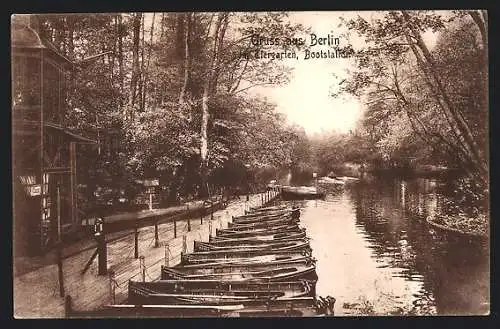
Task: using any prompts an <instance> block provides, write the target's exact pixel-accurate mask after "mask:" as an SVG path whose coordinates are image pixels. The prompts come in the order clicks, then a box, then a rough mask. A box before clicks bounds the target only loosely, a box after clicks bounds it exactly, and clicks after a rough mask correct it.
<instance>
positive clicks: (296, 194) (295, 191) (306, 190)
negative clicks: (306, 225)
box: [281, 186, 325, 200]
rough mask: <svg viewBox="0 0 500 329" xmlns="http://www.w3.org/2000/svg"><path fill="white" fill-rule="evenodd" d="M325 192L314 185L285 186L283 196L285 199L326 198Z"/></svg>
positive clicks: (282, 190) (282, 189)
mask: <svg viewBox="0 0 500 329" xmlns="http://www.w3.org/2000/svg"><path fill="white" fill-rule="evenodd" d="M324 197H325V193H323V192H320V191H318V189H317V188H316V187H313V186H283V187H282V188H281V198H282V199H283V200H304V199H320V198H324Z"/></svg>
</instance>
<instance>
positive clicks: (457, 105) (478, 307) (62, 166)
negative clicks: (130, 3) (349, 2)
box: [10, 9, 490, 319]
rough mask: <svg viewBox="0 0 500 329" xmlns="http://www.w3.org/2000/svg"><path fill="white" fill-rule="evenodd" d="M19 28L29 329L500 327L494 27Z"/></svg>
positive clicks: (471, 18) (132, 22)
mask: <svg viewBox="0 0 500 329" xmlns="http://www.w3.org/2000/svg"><path fill="white" fill-rule="evenodd" d="M10 27H11V28H10V30H11V44H10V56H11V57H10V59H11V91H12V93H11V117H12V123H11V124H12V193H13V198H12V200H13V202H12V210H13V230H12V232H13V241H12V245H13V316H14V318H16V319H33V318H35V319H39V318H59V319H61V318H77V319H84V318H125V317H127V318H151V317H154V318H179V317H182V318H200V317H224V318H225V317H274V318H280V317H359V316H442V315H489V314H490V262H489V259H490V205H489V204H490V194H489V190H490V187H489V170H490V169H489V139H488V138H489V128H488V126H489V103H488V63H489V58H488V13H487V11H486V10H481V9H474V10H473V9H468V10H390V11H389V10H387V11H271V12H251V11H245V12H227V11H224V12H215V11H214V12H117V13H109V12H106V13H79V14H76V13H65V14H61V13H59V14H57V13H54V14H50V13H44V14H36V13H33V14H14V15H12V16H11V25H10Z"/></svg>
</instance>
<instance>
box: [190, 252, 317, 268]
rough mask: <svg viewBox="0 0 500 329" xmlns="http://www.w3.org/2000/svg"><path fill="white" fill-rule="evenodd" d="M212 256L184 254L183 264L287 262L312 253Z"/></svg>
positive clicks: (203, 253)
mask: <svg viewBox="0 0 500 329" xmlns="http://www.w3.org/2000/svg"><path fill="white" fill-rule="evenodd" d="M211 255H212V254H210V253H207V252H199V253H195V254H193V253H192V254H182V255H181V264H183V265H187V264H207V263H219V264H220V263H228V262H252V263H260V262H271V261H286V260H293V259H294V258H298V257H309V256H310V253H306V252H303V251H300V252H288V253H278V254H273V253H267V254H262V255H245V256H246V257H239V256H238V255H233V257H227V255H226V254H216V255H213V257H210V256H211Z"/></svg>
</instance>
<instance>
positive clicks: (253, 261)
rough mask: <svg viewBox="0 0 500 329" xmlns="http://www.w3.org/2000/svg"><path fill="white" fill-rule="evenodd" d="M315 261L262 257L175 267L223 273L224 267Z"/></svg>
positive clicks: (260, 266)
mask: <svg viewBox="0 0 500 329" xmlns="http://www.w3.org/2000/svg"><path fill="white" fill-rule="evenodd" d="M315 262H316V259H314V258H312V257H311V256H303V255H296V256H292V257H282V258H280V257H276V256H263V257H251V258H232V259H224V260H221V259H216V260H214V261H212V262H201V263H193V264H180V265H176V266H175V267H176V268H177V267H182V268H186V269H210V268H215V269H219V270H221V271H224V270H225V268H226V267H231V268H243V269H247V268H253V269H256V268H263V269H265V268H267V267H270V266H271V267H272V266H277V265H289V264H312V263H315Z"/></svg>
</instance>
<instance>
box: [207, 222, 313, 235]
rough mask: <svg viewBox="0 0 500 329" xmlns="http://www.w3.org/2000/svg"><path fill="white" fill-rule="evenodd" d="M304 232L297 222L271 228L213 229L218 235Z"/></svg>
mask: <svg viewBox="0 0 500 329" xmlns="http://www.w3.org/2000/svg"><path fill="white" fill-rule="evenodd" d="M300 232H305V228H299V227H298V225H297V224H295V225H281V226H276V227H273V228H258V229H253V230H252V229H249V230H232V229H218V228H216V229H215V234H216V236H220V237H233V238H236V237H239V238H243V237H252V236H260V235H272V234H280V233H300Z"/></svg>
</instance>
